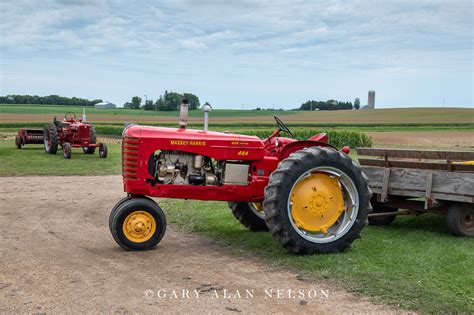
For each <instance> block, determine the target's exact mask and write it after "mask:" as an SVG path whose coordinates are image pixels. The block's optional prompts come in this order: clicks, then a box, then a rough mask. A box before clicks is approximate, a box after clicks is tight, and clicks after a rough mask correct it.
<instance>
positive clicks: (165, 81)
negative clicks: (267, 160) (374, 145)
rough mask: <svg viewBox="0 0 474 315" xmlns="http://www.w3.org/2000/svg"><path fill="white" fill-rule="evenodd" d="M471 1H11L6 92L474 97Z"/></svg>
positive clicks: (417, 101)
mask: <svg viewBox="0 0 474 315" xmlns="http://www.w3.org/2000/svg"><path fill="white" fill-rule="evenodd" d="M473 15H474V13H473V4H472V1H470V0H468V1H456V0H453V1H423V0H417V1H413V0H409V1H404V0H403V1H402V0H400V1H391V0H387V1H367V0H352V1H298V0H296V1H278V0H273V1H270V0H268V1H267V0H264V1H243V0H242V1H217V0H212V1H209V0H208V1H198V0H196V1H179V0H177V1H100V0H98V1H85V0H84V1H82V0H70V1H67V0H55V1H53V0H43V1H22V0H14V1H10V0H2V1H1V18H0V25H1V38H0V39H1V42H0V51H1V82H0V94H1V95H5V94H38V95H49V94H60V95H65V96H78V97H86V98H91V99H92V98H102V99H104V100H109V101H111V102H114V103H116V104H118V105H121V104H123V103H124V102H125V101H127V100H128V99H129V98H130V97H131V96H133V95H138V96H141V97H143V95H147V96H148V98H152V99H156V98H157V97H159V95H160V94H162V93H163V91H164V90H165V89H167V90H172V91H177V92H192V93H195V94H196V95H198V96H199V97H200V99H201V101H202V102H204V101H209V102H210V103H211V104H213V105H214V107H217V108H242V106H244V107H245V108H255V107H257V106H260V107H276V108H279V107H283V108H288V109H289V108H295V107H298V106H299V105H300V104H301V103H302V102H304V101H306V100H308V99H315V100H327V99H337V100H343V101H347V100H348V101H353V99H354V98H355V97H360V99H361V101H362V103H363V104H365V103H366V102H367V91H368V90H369V89H374V90H375V91H376V106H377V107H419V106H442V103H443V98H444V99H445V105H446V106H451V107H473V89H474V88H473V20H474V16H473Z"/></svg>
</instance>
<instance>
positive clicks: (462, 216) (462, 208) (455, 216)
mask: <svg viewBox="0 0 474 315" xmlns="http://www.w3.org/2000/svg"><path fill="white" fill-rule="evenodd" d="M446 223H447V225H448V229H449V231H450V232H451V234H452V235H454V236H467V237H474V206H473V205H472V204H467V203H453V204H451V205H450V206H449V209H448V213H447V214H446Z"/></svg>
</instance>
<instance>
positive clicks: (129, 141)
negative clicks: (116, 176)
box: [122, 137, 138, 180]
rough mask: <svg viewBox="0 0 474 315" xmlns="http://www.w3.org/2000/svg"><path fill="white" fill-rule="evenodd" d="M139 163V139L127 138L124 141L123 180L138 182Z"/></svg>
mask: <svg viewBox="0 0 474 315" xmlns="http://www.w3.org/2000/svg"><path fill="white" fill-rule="evenodd" d="M137 163H138V139H137V138H132V137H125V138H123V140H122V176H123V179H127V180H136V179H138V177H137Z"/></svg>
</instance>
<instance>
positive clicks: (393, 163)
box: [357, 148, 474, 236]
mask: <svg viewBox="0 0 474 315" xmlns="http://www.w3.org/2000/svg"><path fill="white" fill-rule="evenodd" d="M357 154H358V160H359V163H360V165H361V168H362V171H363V172H364V173H365V175H366V176H367V177H368V179H369V186H370V188H371V189H372V192H373V193H374V196H373V198H372V205H373V207H374V212H373V213H371V214H370V215H369V222H370V221H372V222H371V223H373V222H378V223H381V224H383V223H384V222H386V224H389V223H391V221H393V219H394V218H395V216H397V215H402V214H416V215H418V214H421V213H426V212H434V213H441V214H447V215H448V218H447V220H448V226H450V224H451V223H453V222H450V220H451V221H452V220H454V219H453V218H452V216H454V217H456V218H455V220H461V221H462V222H458V223H459V224H457V225H458V228H461V229H462V231H453V227H452V226H450V230H451V232H453V234H455V235H459V234H460V233H459V232H461V234H462V235H464V236H472V235H473V234H474V220H473V216H474V210H473V209H474V152H469V151H437V150H436V151H435V150H408V149H383V148H357ZM398 209H406V210H404V211H398ZM381 224H379V225H381ZM451 225H452V224H451ZM454 228H455V229H456V227H454Z"/></svg>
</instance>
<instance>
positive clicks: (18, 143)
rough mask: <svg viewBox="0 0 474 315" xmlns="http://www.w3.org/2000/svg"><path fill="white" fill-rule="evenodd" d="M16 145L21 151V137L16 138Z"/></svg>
mask: <svg viewBox="0 0 474 315" xmlns="http://www.w3.org/2000/svg"><path fill="white" fill-rule="evenodd" d="M15 145H16V148H17V149H21V137H20V136H16V138H15Z"/></svg>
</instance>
